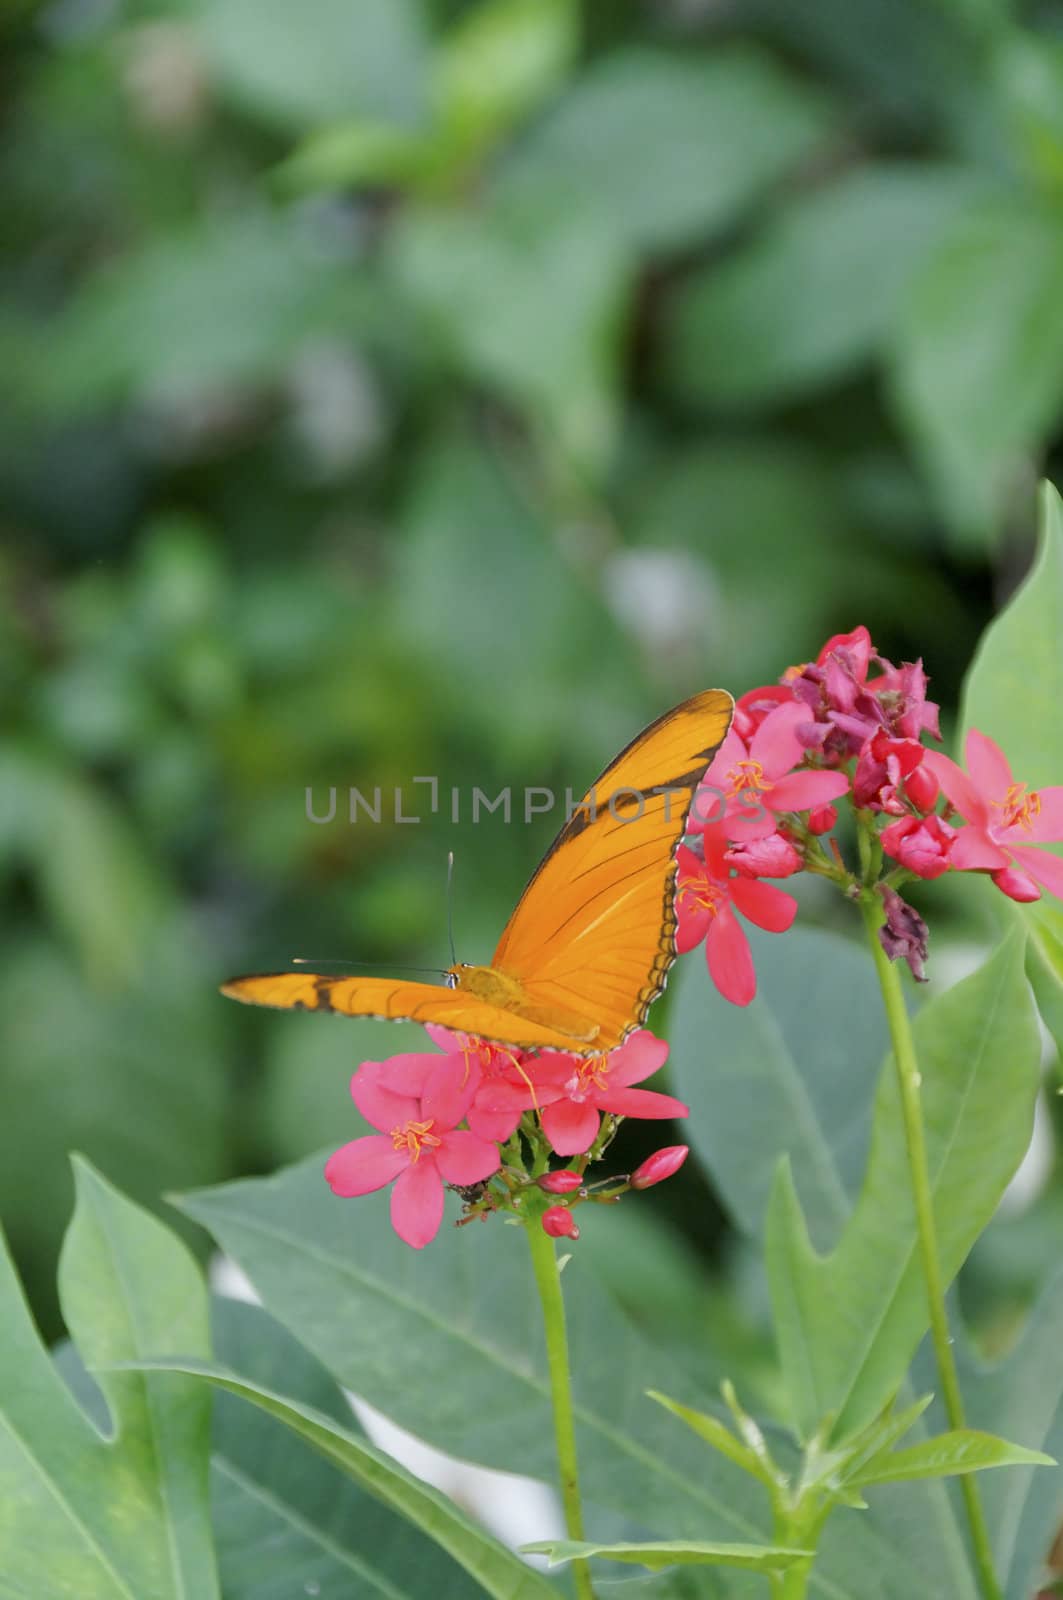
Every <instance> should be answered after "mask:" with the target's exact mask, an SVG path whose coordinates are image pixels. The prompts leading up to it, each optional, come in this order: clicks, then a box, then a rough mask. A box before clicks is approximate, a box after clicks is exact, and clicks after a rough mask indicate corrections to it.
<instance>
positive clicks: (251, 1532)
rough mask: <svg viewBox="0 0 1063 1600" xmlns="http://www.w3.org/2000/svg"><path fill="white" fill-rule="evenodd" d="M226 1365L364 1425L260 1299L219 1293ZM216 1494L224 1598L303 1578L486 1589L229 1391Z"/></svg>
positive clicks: (407, 1598) (322, 1582) (266, 1597)
mask: <svg viewBox="0 0 1063 1600" xmlns="http://www.w3.org/2000/svg"><path fill="white" fill-rule="evenodd" d="M211 1333H212V1336H213V1343H214V1350H215V1354H216V1357H217V1359H218V1361H219V1363H222V1364H224V1365H225V1366H226V1367H228V1368H229V1369H230V1370H233V1371H237V1372H239V1373H240V1374H241V1376H242V1377H244V1378H249V1379H251V1380H253V1381H254V1382H255V1383H258V1384H260V1385H261V1386H262V1387H263V1388H267V1389H278V1388H283V1390H284V1392H285V1394H286V1396H287V1397H288V1398H289V1399H290V1400H296V1401H299V1402H300V1403H301V1404H303V1405H306V1406H311V1407H313V1408H314V1409H315V1410H316V1411H318V1412H324V1413H325V1414H327V1415H328V1416H330V1417H332V1419H333V1420H334V1421H336V1422H338V1423H340V1424H341V1425H342V1426H344V1427H345V1428H347V1429H348V1430H349V1431H350V1432H351V1433H353V1434H358V1433H359V1432H360V1430H359V1427H358V1423H357V1420H356V1419H355V1417H354V1415H353V1413H352V1411H351V1408H350V1405H349V1403H348V1401H347V1399H346V1398H345V1396H344V1395H343V1392H342V1391H341V1390H340V1388H339V1386H338V1385H337V1384H336V1383H335V1381H334V1380H333V1379H332V1378H330V1377H329V1375H328V1373H327V1372H326V1371H325V1369H324V1368H323V1367H322V1366H321V1365H320V1363H319V1362H317V1361H315V1360H314V1358H313V1356H312V1355H310V1353H309V1352H308V1351H307V1350H306V1349H304V1347H303V1346H302V1345H300V1344H299V1342H298V1341H297V1340H296V1339H294V1338H293V1337H292V1335H291V1334H289V1333H288V1332H286V1330H285V1329H284V1328H282V1327H281V1326H280V1325H279V1323H276V1322H274V1320H273V1318H272V1317H269V1316H267V1315H266V1313H265V1312H264V1311H263V1310H261V1308H260V1307H258V1306H252V1305H245V1304H243V1303H241V1302H237V1301H234V1300H216V1301H215V1302H214V1303H213V1305H212V1307H211ZM211 1504H212V1515H213V1522H214V1529H215V1539H216V1542H217V1547H218V1570H219V1573H220V1576H221V1584H222V1592H223V1593H224V1595H225V1600H291V1597H292V1596H294V1595H299V1594H300V1593H301V1592H302V1591H303V1589H304V1588H305V1589H306V1591H307V1593H310V1592H311V1588H310V1586H311V1585H313V1584H317V1586H318V1587H317V1589H315V1590H313V1591H312V1592H313V1593H315V1594H320V1595H321V1596H323V1597H328V1600H342V1597H346V1596H348V1595H351V1594H352V1593H354V1592H357V1594H358V1595H359V1596H362V1595H363V1594H365V1595H367V1596H379V1597H380V1600H423V1596H424V1594H425V1581H424V1575H425V1573H427V1572H430V1573H431V1587H432V1593H433V1595H435V1596H438V1597H439V1600H476V1597H477V1596H479V1595H482V1593H483V1590H482V1589H481V1588H480V1586H479V1585H478V1584H476V1583H475V1582H474V1581H473V1580H472V1579H471V1578H470V1577H469V1575H468V1574H467V1573H466V1572H464V1571H463V1570H462V1568H461V1567H459V1566H458V1565H457V1564H456V1563H455V1562H454V1561H452V1560H451V1559H450V1558H449V1557H448V1556H446V1555H444V1554H443V1552H442V1551H441V1550H440V1549H439V1546H438V1545H435V1544H432V1543H431V1542H430V1541H429V1540H428V1539H427V1538H426V1537H425V1536H424V1535H422V1534H421V1533H419V1532H418V1531H417V1530H416V1529H415V1528H414V1527H413V1526H412V1525H411V1524H410V1522H408V1521H407V1520H406V1519H405V1518H404V1517H402V1516H399V1515H398V1514H397V1513H394V1512H391V1511H389V1510H388V1509H387V1508H386V1507H385V1506H383V1505H382V1504H381V1503H380V1501H379V1500H377V1499H374V1498H373V1497H372V1496H371V1495H369V1494H367V1493H366V1492H365V1491H364V1490H363V1489H361V1488H359V1487H358V1485H357V1484H356V1483H354V1482H352V1480H351V1479H350V1478H349V1477H347V1476H345V1475H344V1474H343V1473H342V1471H341V1470H340V1469H339V1468H338V1467H337V1466H334V1465H333V1464H332V1463H331V1462H329V1461H327V1460H326V1459H325V1458H324V1456H322V1455H321V1454H320V1452H319V1451H317V1450H315V1449H314V1448H313V1447H312V1446H311V1445H309V1444H306V1443H304V1442H303V1441H302V1440H300V1439H299V1438H298V1437H297V1436H296V1435H295V1434H294V1433H293V1432H292V1430H291V1429H290V1428H289V1427H287V1426H286V1425H285V1424H284V1423H283V1422H280V1421H277V1420H276V1419H274V1418H273V1417H271V1416H269V1415H267V1414H266V1413H265V1412H263V1411H261V1410H260V1409H259V1408H258V1407H257V1406H250V1405H248V1404H247V1403H246V1401H244V1400H241V1399H239V1398H238V1397H237V1396H235V1395H231V1394H229V1393H227V1392H226V1391H223V1390H218V1391H216V1392H215V1396H214V1417H213V1427H212V1430H211Z"/></svg>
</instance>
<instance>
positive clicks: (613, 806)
mask: <svg viewBox="0 0 1063 1600" xmlns="http://www.w3.org/2000/svg"><path fill="white" fill-rule="evenodd" d="M733 713H734V701H733V700H732V699H731V696H730V695H729V694H728V693H727V692H726V691H725V690H723V689H706V690H704V691H703V692H702V693H701V694H698V695H694V696H693V698H692V699H690V700H685V701H684V702H683V703H682V705H678V706H675V707H674V708H673V709H672V710H671V711H667V712H665V714H664V715H663V716H662V717H658V719H657V721H656V722H651V723H650V725H649V727H648V728H645V729H644V730H643V731H642V733H640V734H639V735H638V737H637V738H635V739H633V740H632V742H631V744H629V745H628V747H627V749H626V750H622V751H621V753H620V755H618V756H617V758H616V760H615V761H613V762H612V763H611V764H610V765H609V766H608V767H607V768H606V769H605V771H604V772H603V773H602V775H601V777H600V778H599V779H598V781H597V782H596V783H595V785H594V786H593V788H592V789H591V790H590V792H589V794H588V795H586V796H585V797H584V799H583V802H582V804H581V806H580V807H579V808H577V809H576V810H575V811H574V812H573V814H572V817H571V818H570V820H569V821H568V822H566V824H565V826H564V827H563V828H562V829H561V832H560V833H559V834H558V836H557V838H556V839H555V840H554V842H553V844H552V845H551V846H550V848H549V850H548V851H547V852H546V855H545V856H544V858H543V860H542V863H541V864H540V866H539V868H538V870H537V871H536V873H535V875H534V877H533V878H532V879H531V881H530V883H529V884H528V886H527V888H526V889H525V891H524V893H523V895H522V896H521V898H520V902H519V903H518V905H517V909H516V910H515V911H514V913H513V915H512V917H510V919H509V922H508V923H507V924H506V928H505V931H504V933H503V934H502V937H501V939H500V940H499V943H498V949H497V950H496V951H495V954H494V957H493V959H492V963H491V965H492V967H494V968H496V969H498V970H499V971H501V972H503V973H505V974H506V975H507V976H509V977H512V978H515V979H517V980H518V982H519V983H520V985H521V987H522V989H523V991H524V993H525V995H526V996H527V999H528V1003H529V1005H530V1006H534V1007H536V1008H539V1009H540V1010H541V1011H543V1012H549V1010H550V1008H555V1009H556V1010H557V1011H558V1012H559V1013H560V1014H563V1015H567V1016H570V1017H574V1018H579V1017H586V1018H588V1019H591V1020H592V1023H593V1024H597V1034H596V1037H595V1044H594V1048H595V1050H603V1049H604V1050H608V1049H612V1048H614V1047H615V1046H616V1045H618V1044H619V1043H620V1042H621V1041H622V1040H623V1039H624V1038H625V1036H626V1035H627V1034H628V1033H630V1032H631V1030H632V1029H633V1028H635V1027H637V1026H638V1025H639V1023H641V1022H643V1021H644V1020H645V1017H646V1013H647V1012H648V1010H649V1008H650V1006H651V1004H652V1003H653V1001H654V1000H655V999H656V997H657V995H659V994H660V992H661V990H662V989H663V988H664V985H665V981H666V978H667V974H668V969H669V967H670V966H671V965H672V962H673V961H674V960H675V955H676V949H675V929H676V916H675V909H674V904H673V901H674V897H675V875H676V861H675V853H676V848H677V846H678V844H679V841H680V839H681V838H682V837H683V834H684V832H685V831H686V822H687V815H688V813H689V811H690V806H691V802H692V801H693V798H694V793H695V790H696V789H697V786H698V784H699V783H700V781H701V779H702V778H703V777H704V775H705V769H706V767H707V766H708V765H709V763H710V762H711V760H712V758H713V756H714V755H715V753H716V751H717V750H718V749H719V747H720V745H721V744H722V743H723V740H724V737H725V735H726V733H727V730H728V728H729V727H730V725H731V717H732V715H733ZM522 1009H524V1008H523V1007H522ZM568 1048H569V1049H572V1048H573V1046H572V1045H571V1044H570V1045H569V1046H568ZM575 1048H577V1049H578V1048H579V1046H578V1045H577V1046H576V1047H575ZM583 1049H584V1050H586V1046H585V1045H584V1046H583Z"/></svg>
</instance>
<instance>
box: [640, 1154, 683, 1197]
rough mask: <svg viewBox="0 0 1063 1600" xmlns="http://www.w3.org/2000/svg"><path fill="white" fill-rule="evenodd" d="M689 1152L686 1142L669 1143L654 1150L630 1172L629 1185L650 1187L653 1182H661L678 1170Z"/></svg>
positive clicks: (642, 1187)
mask: <svg viewBox="0 0 1063 1600" xmlns="http://www.w3.org/2000/svg"><path fill="white" fill-rule="evenodd" d="M689 1152H690V1146H689V1145H686V1144H669V1145H665V1147H664V1149H663V1150H655V1151H654V1152H653V1154H652V1156H647V1157H646V1159H645V1161H643V1162H642V1163H641V1164H640V1165H639V1166H637V1167H636V1168H635V1170H634V1172H633V1173H632V1174H631V1187H632V1188H633V1189H652V1187H653V1185H654V1184H655V1183H663V1182H664V1180H665V1178H671V1177H672V1176H673V1175H674V1174H675V1173H677V1172H678V1171H679V1169H680V1167H681V1166H682V1165H683V1162H684V1161H685V1160H686V1158H687V1155H688V1154H689Z"/></svg>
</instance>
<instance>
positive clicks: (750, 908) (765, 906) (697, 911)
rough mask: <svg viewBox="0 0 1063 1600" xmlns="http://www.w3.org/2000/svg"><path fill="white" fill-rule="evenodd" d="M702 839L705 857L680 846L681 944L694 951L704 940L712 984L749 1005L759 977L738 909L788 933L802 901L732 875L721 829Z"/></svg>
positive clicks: (760, 925)
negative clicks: (798, 901)
mask: <svg viewBox="0 0 1063 1600" xmlns="http://www.w3.org/2000/svg"><path fill="white" fill-rule="evenodd" d="M702 838H703V843H704V848H705V859H704V860H702V859H701V858H700V857H699V856H696V855H695V854H694V852H693V850H690V849H688V847H687V846H686V845H683V844H681V845H680V846H679V850H678V862H679V874H678V878H677V880H676V901H675V905H676V915H677V916H678V919H679V926H678V928H677V930H676V948H677V949H678V950H679V951H680V952H683V951H686V950H693V948H694V946H695V945H697V944H700V943H701V941H702V939H704V940H705V959H706V962H707V963H708V968H709V975H710V976H711V978H712V981H713V983H714V984H715V985H716V987H717V989H719V991H720V993H721V994H722V995H723V996H724V998H725V999H727V1000H730V1001H731V1002H732V1003H733V1004H734V1005H736V1006H747V1005H748V1004H749V1002H750V1001H751V1000H752V999H753V996H754V995H755V994H756V992H757V977H756V973H755V972H754V970H753V953H752V951H751V950H750V948H749V940H748V939H747V938H746V935H745V932H744V930H743V928H742V925H741V923H740V922H739V920H738V918H737V916H736V915H735V912H736V911H740V912H741V913H742V915H743V916H744V917H748V918H749V920H750V922H754V923H756V925H757V927H758V928H766V929H767V930H768V932H769V933H784V932H785V931H786V929H787V928H788V927H789V926H790V925H791V923H792V922H793V920H794V917H795V916H796V915H797V901H796V900H795V899H794V897H793V895H791V894H787V893H786V892H785V890H783V889H776V888H775V886H774V885H773V884H770V883H763V882H761V881H760V879H758V878H743V877H732V876H731V871H730V868H729V866H728V864H727V839H726V836H725V834H724V831H723V828H722V827H716V828H706V829H705V832H704V834H703V836H702Z"/></svg>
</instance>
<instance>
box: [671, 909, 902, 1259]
mask: <svg viewBox="0 0 1063 1600" xmlns="http://www.w3.org/2000/svg"><path fill="white" fill-rule="evenodd" d="M753 950H754V958H755V960H756V965H757V988H758V993H757V998H756V999H755V1000H754V1001H753V1003H752V1004H751V1005H749V1006H745V1007H741V1008H740V1007H738V1006H733V1005H731V1004H730V1003H729V1002H728V1001H726V1000H724V999H723V997H722V996H721V995H720V994H719V993H718V992H717V990H716V988H715V986H714V985H713V984H712V982H711V981H710V979H709V977H708V975H707V973H706V971H705V967H704V963H703V962H701V961H696V960H691V961H687V962H680V964H679V970H678V973H677V976H676V978H675V979H674V980H673V985H674V989H675V1000H674V1003H673V1007H672V1012H671V1017H670V1026H669V1038H670V1041H671V1045H672V1057H671V1061H672V1071H673V1073H674V1074H675V1086H676V1093H677V1094H678V1095H679V1096H680V1097H681V1099H683V1100H684V1101H685V1102H686V1103H687V1104H688V1105H689V1106H690V1112H691V1115H690V1120H689V1124H688V1131H689V1135H690V1142H691V1145H692V1146H693V1148H694V1151H695V1153H696V1154H697V1155H698V1156H699V1157H700V1159H701V1160H702V1161H703V1162H704V1164H705V1168H706V1170H707V1172H708V1173H709V1175H710V1177H711V1178H712V1181H713V1184H714V1185H715V1186H716V1188H717V1189H718V1191H719V1193H720V1195H721V1198H722V1199H723V1201H724V1204H725V1205H726V1206H727V1209H728V1212H729V1213H730V1215H731V1216H732V1218H733V1219H734V1221H735V1223H736V1224H737V1226H738V1227H740V1228H741V1229H743V1231H745V1232H746V1233H749V1234H751V1235H753V1236H755V1237H756V1236H759V1234H760V1232H761V1229H762V1227H763V1221H764V1212H765V1209H766V1207H767V1203H768V1197H769V1195H770V1193H771V1186H772V1183H773V1181H774V1176H775V1171H776V1168H777V1165H778V1160H779V1155H780V1153H781V1152H783V1151H785V1152H787V1154H788V1155H789V1157H790V1164H791V1169H792V1172H793V1177H794V1181H795V1183H796V1185H797V1191H798V1194H799V1195H800V1197H801V1203H802V1207H803V1209H804V1213H805V1217H806V1219H807V1221H808V1226H809V1231H810V1233H811V1235H812V1238H813V1240H814V1241H815V1242H816V1243H817V1244H818V1245H819V1246H820V1247H825V1246H826V1245H827V1244H828V1243H829V1242H830V1241H832V1240H833V1239H834V1238H836V1237H837V1235H838V1232H839V1231H840V1229H841V1226H842V1224H843V1223H844V1221H845V1219H846V1217H847V1215H848V1212H849V1208H850V1205H851V1201H852V1199H853V1198H854V1197H855V1195H856V1193H857V1190H858V1188H859V1184H860V1180H861V1178H862V1176H863V1171H864V1162H865V1156H866V1150H867V1135H868V1127H869V1123H870V1115H871V1102H872V1096H873V1093H874V1084H875V1081H876V1075H877V1069H878V1066H879V1064H880V1063H881V1060H882V1056H883V1054H884V1052H885V1050H886V1047H887V1043H888V1034H887V1030H886V1023H885V1018H884V1015H883V1011H882V1001H881V997H880V995H879V992H878V986H877V985H876V983H875V979H874V973H873V969H872V966H871V962H870V960H869V958H868V956H867V954H866V953H865V951H864V950H863V949H861V947H860V946H859V945H858V944H856V943H855V942H854V941H853V940H851V939H843V938H840V937H839V936H838V935H836V934H832V933H824V932H821V931H819V930H817V929H814V928H805V927H800V926H798V927H796V928H794V929H792V930H791V932H790V933H788V934H787V936H786V938H785V939H780V938H778V937H775V936H772V935H764V936H762V937H757V936H756V935H755V934H754V936H753ZM754 1105H755V1106H756V1108H757V1114H756V1116H755V1117H753V1116H751V1115H750V1107H751V1106H754Z"/></svg>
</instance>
